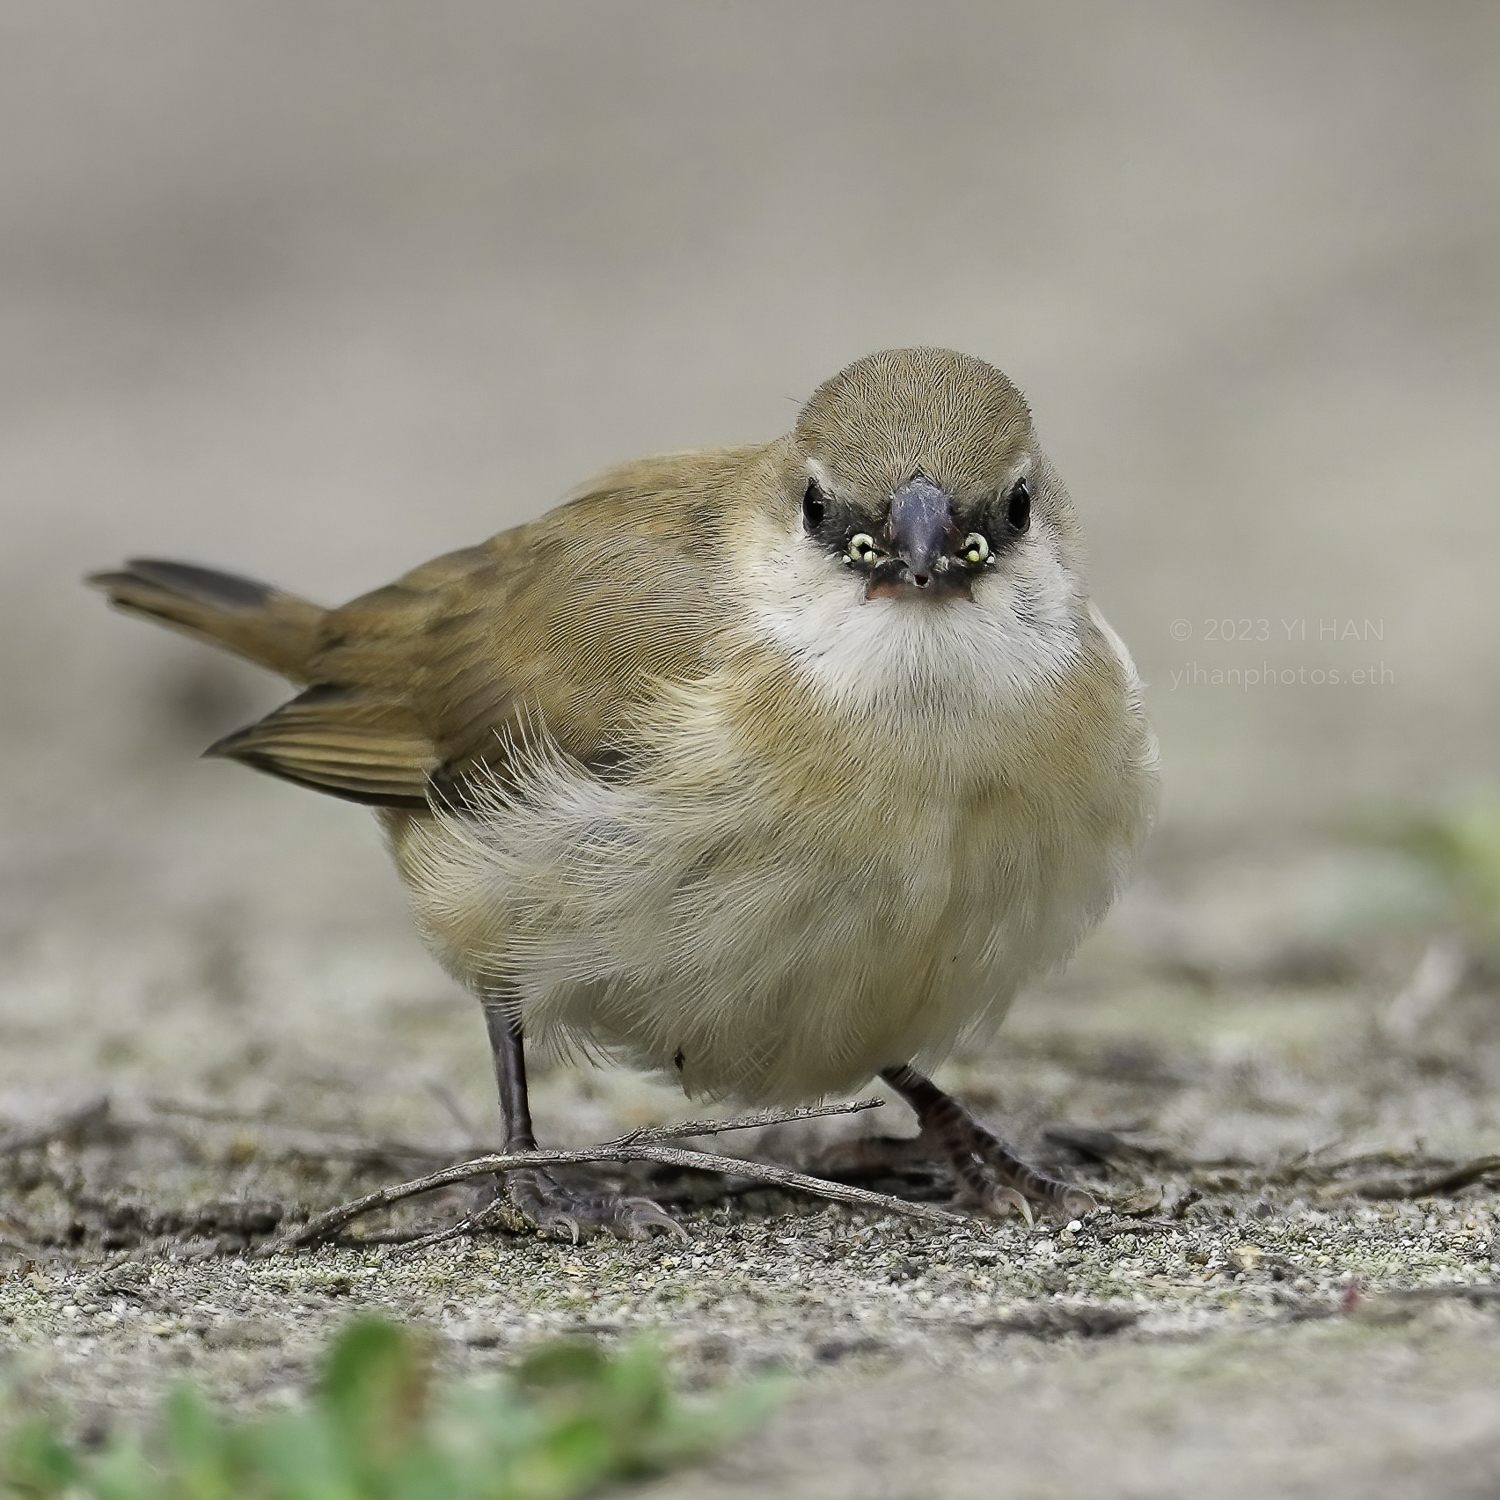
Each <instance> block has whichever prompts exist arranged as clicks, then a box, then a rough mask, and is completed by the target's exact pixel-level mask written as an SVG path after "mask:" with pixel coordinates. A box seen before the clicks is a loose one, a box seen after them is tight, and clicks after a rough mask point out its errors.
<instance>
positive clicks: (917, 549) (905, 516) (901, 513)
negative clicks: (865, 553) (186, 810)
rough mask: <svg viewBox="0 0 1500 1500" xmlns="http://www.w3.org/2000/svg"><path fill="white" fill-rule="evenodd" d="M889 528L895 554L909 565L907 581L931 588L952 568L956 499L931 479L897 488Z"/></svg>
mask: <svg viewBox="0 0 1500 1500" xmlns="http://www.w3.org/2000/svg"><path fill="white" fill-rule="evenodd" d="M886 529H887V532H888V535H889V539H890V547H891V553H892V555H893V556H895V557H898V558H900V560H901V561H902V562H903V563H904V564H905V567H904V569H903V573H904V577H903V578H902V580H901V581H902V582H903V583H910V584H912V585H913V586H914V587H916V588H919V589H925V588H930V587H931V586H932V585H933V584H934V583H936V582H937V581H938V579H939V575H941V574H944V573H946V572H947V571H948V569H949V566H950V554H951V552H952V550H953V547H954V545H955V544H956V543H957V541H958V528H957V527H956V526H955V525H954V524H953V505H952V502H951V501H950V500H949V499H948V497H947V495H945V494H944V493H943V491H942V490H940V489H939V488H938V487H937V486H936V485H935V484H933V483H932V482H931V481H930V480H927V479H924V478H922V477H920V476H919V477H918V478H916V479H913V480H911V481H910V482H909V483H907V484H904V485H902V486H901V488H900V489H899V490H897V491H896V493H895V494H894V495H893V496H892V497H891V512H890V519H889V521H888V522H887V528H886Z"/></svg>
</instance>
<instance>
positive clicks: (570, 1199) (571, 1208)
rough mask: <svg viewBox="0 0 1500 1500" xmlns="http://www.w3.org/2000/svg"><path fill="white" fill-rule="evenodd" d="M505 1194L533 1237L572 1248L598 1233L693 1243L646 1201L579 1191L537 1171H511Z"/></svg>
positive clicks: (662, 1212)
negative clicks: (569, 1244)
mask: <svg viewBox="0 0 1500 1500" xmlns="http://www.w3.org/2000/svg"><path fill="white" fill-rule="evenodd" d="M506 1193H507V1196H508V1197H509V1199H510V1202H511V1204H512V1205H513V1207H514V1208H515V1209H516V1211H517V1212H518V1213H519V1214H520V1216H521V1218H522V1220H523V1221H524V1222H525V1223H527V1224H529V1225H530V1226H531V1227H532V1228H533V1229H534V1230H536V1232H537V1233H538V1234H541V1235H546V1236H549V1237H551V1238H554V1239H567V1240H571V1241H572V1243H573V1244H575V1245H577V1244H580V1243H582V1241H584V1240H586V1239H588V1237H589V1236H590V1235H591V1234H592V1233H594V1231H595V1230H600V1229H602V1230H605V1231H607V1232H608V1233H609V1234H612V1235H614V1237H615V1238H616V1239H620V1240H636V1241H640V1240H649V1239H650V1238H651V1237H652V1235H653V1234H655V1233H657V1232H658V1231H661V1232H664V1233H668V1234H675V1235H677V1236H678V1237H679V1238H681V1239H683V1240H687V1241H691V1240H692V1236H691V1235H690V1234H689V1233H688V1232H687V1230H685V1229H684V1228H683V1227H682V1225H681V1224H679V1223H678V1222H677V1220H676V1219H674V1218H672V1216H671V1215H670V1214H668V1213H666V1212H664V1211H663V1210H662V1209H661V1207H660V1206H659V1205H657V1204H655V1203H653V1202H652V1201H651V1200H650V1199H649V1198H621V1197H618V1196H616V1194H614V1193H613V1192H597V1191H595V1192H589V1191H580V1190H578V1189H577V1188H571V1187H568V1186H567V1185H565V1184H564V1183H562V1182H559V1181H558V1180H557V1178H555V1177H553V1176H552V1174H551V1173H549V1172H546V1171H543V1170H541V1169H540V1168H531V1167H527V1168H522V1169H518V1170H516V1171H513V1172H511V1173H510V1174H509V1176H508V1178H507V1182H506Z"/></svg>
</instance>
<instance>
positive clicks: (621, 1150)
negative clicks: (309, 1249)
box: [263, 1143, 970, 1255]
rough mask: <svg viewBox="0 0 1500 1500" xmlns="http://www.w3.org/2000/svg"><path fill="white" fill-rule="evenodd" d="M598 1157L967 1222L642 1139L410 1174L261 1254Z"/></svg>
mask: <svg viewBox="0 0 1500 1500" xmlns="http://www.w3.org/2000/svg"><path fill="white" fill-rule="evenodd" d="M600 1161H650V1162H656V1163H657V1164H658V1165H660V1166H665V1167H681V1168H686V1169H688V1170H691V1171H694V1172H722V1173H723V1174H724V1175H725V1176H727V1177H748V1178H751V1179H753V1180H755V1181H759V1182H764V1183H766V1184H767V1185H768V1186H771V1187H778V1188H782V1189H784V1190H786V1191H789V1192H801V1193H810V1194H812V1195H813V1196H814V1197H819V1198H827V1199H829V1200H831V1201H832V1202H835V1203H849V1204H852V1205H854V1206H855V1207H857V1208H868V1209H873V1210H875V1211H876V1212H879V1213H892V1214H902V1215H904V1216H905V1217H907V1218H912V1219H925V1220H927V1221H928V1222H929V1223H938V1224H967V1223H969V1222H970V1221H969V1219H968V1217H967V1216H966V1215H964V1214H960V1213H954V1212H952V1211H950V1210H949V1209H945V1208H935V1207H933V1205H931V1204H928V1203H912V1202H909V1201H907V1200H906V1199H905V1198H893V1197H891V1196H890V1195H889V1194H887V1193H872V1192H869V1191H867V1190H866V1189H865V1188H857V1187H848V1186H846V1185H845V1184H844V1183H841V1182H829V1181H827V1180H826V1179H825V1178H822V1177H812V1176H810V1175H809V1174H808V1173H806V1172H795V1171H793V1170H792V1169H791V1168H789V1167H776V1166H771V1165H769V1164H767V1163H765V1162H758V1161H744V1160H742V1159H741V1158H739V1157H735V1156H711V1155H709V1154H708V1153H707V1152H702V1151H687V1150H684V1149H683V1148H681V1147H678V1146H661V1145H657V1144H655V1143H646V1144H636V1145H603V1146H594V1147H592V1148H590V1149H588V1150H583V1151H512V1152H504V1153H499V1154H496V1155H494V1156H480V1157H476V1158H475V1159H474V1160H473V1161H468V1162H461V1163H459V1165H457V1166H453V1167H447V1168H445V1169H444V1170H442V1171H440V1172H430V1173H428V1174H427V1176H425V1177H417V1178H414V1179H413V1180H412V1181H410V1182H402V1183H396V1184H393V1185H392V1186H390V1187H384V1188H379V1189H377V1190H376V1191H375V1192H373V1193H367V1194H366V1195H365V1196H364V1197H363V1198H356V1199H355V1200H354V1201H353V1202H351V1203H344V1204H341V1205H340V1206H339V1207H337V1208H330V1209H328V1210H327V1211H326V1212H324V1213H321V1214H315V1215H314V1216H313V1217H312V1218H311V1219H309V1220H308V1221H307V1223H306V1224H304V1225H302V1226H301V1228H299V1229H294V1230H292V1231H290V1232H289V1233H288V1234H285V1235H283V1236H281V1238H280V1239H278V1240H276V1241H274V1242H273V1243H272V1244H270V1245H268V1246H267V1247H266V1248H265V1251H264V1252H263V1253H265V1254H267V1255H275V1254H277V1253H279V1252H282V1251H286V1250H293V1249H296V1248H298V1247H299V1246H303V1245H311V1244H315V1243H316V1242H317V1241H318V1240H322V1239H326V1238H327V1237H328V1236H329V1235H331V1234H334V1233H336V1232H337V1231H338V1230H340V1229H342V1228H343V1227H344V1226H345V1225H346V1224H350V1223H352V1222H353V1221H354V1220H355V1219H358V1218H360V1217H362V1216H363V1215H365V1214H369V1213H374V1212H375V1211H376V1210H377V1209H382V1208H389V1207H391V1205H392V1204H395V1203H400V1202H402V1201H404V1200H405V1199H407V1198H415V1197H417V1196H419V1195H420V1194H422V1193H430V1192H432V1191H433V1190H434V1189H435V1188H442V1187H449V1186H451V1185H452V1184H453V1183H456V1182H469V1181H472V1180H473V1179H474V1178H476V1177H489V1176H491V1175H493V1174H495V1173H501V1172H511V1171H515V1170H516V1169H517V1168H521V1167H554V1166H556V1167H564V1166H582V1165H584V1164H586V1163H589V1162H600Z"/></svg>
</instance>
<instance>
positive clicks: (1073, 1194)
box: [1058, 1187, 1099, 1219]
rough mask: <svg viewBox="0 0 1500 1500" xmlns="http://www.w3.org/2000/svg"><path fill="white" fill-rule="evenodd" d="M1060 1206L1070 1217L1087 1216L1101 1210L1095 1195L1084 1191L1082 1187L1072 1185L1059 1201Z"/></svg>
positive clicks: (1080, 1217) (1079, 1217)
mask: <svg viewBox="0 0 1500 1500" xmlns="http://www.w3.org/2000/svg"><path fill="white" fill-rule="evenodd" d="M1058 1207H1059V1208H1061V1209H1062V1211H1063V1213H1064V1214H1066V1215H1067V1217H1068V1218H1070V1219H1082V1218H1086V1217H1087V1216H1088V1215H1089V1214H1092V1213H1098V1211H1099V1204H1098V1202H1097V1201H1096V1200H1095V1198H1094V1195H1093V1194H1092V1193H1086V1192H1084V1190H1083V1189H1082V1188H1080V1187H1070V1188H1069V1189H1068V1190H1067V1192H1065V1193H1064V1194H1063V1195H1062V1198H1061V1199H1060V1200H1059V1201H1058Z"/></svg>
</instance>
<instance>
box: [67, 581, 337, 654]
mask: <svg viewBox="0 0 1500 1500" xmlns="http://www.w3.org/2000/svg"><path fill="white" fill-rule="evenodd" d="M87 582H88V583H89V584H90V585H92V586H93V587H94V588H96V589H100V590H102V591H103V592H104V593H105V594H107V595H108V596H109V602H110V603H111V604H113V605H114V606H115V608H117V609H121V610H124V611H125V612H126V613H127V614H134V615H145V616H146V617H148V618H149V619H153V620H159V621H161V622H162V623H163V624H165V625H170V626H172V627H173V628H174V629H177V630H181V631H184V632H185V633H186V634H188V635H191V636H196V637H197V638H198V639H199V640H202V641H208V642H209V643H210V644H212V645H215V646H222V647H223V648H224V649H225V650H227V651H233V652H235V653H236V654H238V655H240V656H243V657H247V658H248V659H249V660H250V661H253V662H255V663H256V664H257V665H259V666H262V667H269V668H270V669H271V670H272V671H273V672H280V673H281V675H282V676H283V677H288V678H290V679H291V680H292V681H293V682H306V681H307V680H308V674H309V672H310V671H311V665H312V659H313V656H314V655H315V653H316V652H317V650H318V647H319V646H320V645H321V643H322V626H323V620H324V617H325V616H326V614H327V613H328V612H327V610H325V609H323V608H322V607H321V606H319V605H316V604H311V603H309V602H308V601H307V600H306V599H299V598H298V597H297V596H296V595H295V594H286V593H283V592H282V591H281V590H280V589H278V588H273V587H272V586H271V585H270V584H268V583H260V582H257V581H256V580H255V579H253V578H242V577H240V576H239V575H238V574H235V573H220V572H218V571H217V570H216V569H214V568H200V567H195V566H194V565H193V564H191V563H178V562H163V561H161V560H159V559H156V558H142V557H137V558H132V559H131V560H130V561H129V562H128V563H126V565H125V567H124V568H123V569H122V570H121V571H119V572H112V573H93V574H90V575H89V577H88V579H87Z"/></svg>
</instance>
